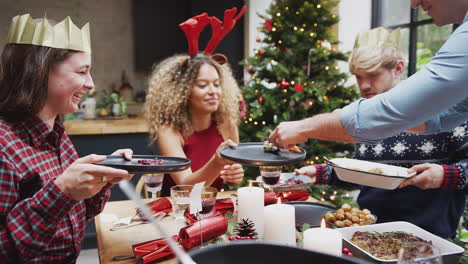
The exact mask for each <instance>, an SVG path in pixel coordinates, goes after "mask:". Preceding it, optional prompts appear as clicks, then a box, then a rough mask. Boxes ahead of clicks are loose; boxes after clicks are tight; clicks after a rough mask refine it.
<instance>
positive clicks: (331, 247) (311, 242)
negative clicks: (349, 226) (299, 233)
mask: <svg viewBox="0 0 468 264" xmlns="http://www.w3.org/2000/svg"><path fill="white" fill-rule="evenodd" d="M303 243H304V248H305V249H310V250H314V251H318V252H323V253H328V254H332V255H336V256H341V254H342V235H341V233H340V232H338V231H336V230H335V229H330V228H325V221H324V220H323V221H322V225H321V227H316V228H310V229H307V230H305V231H304V236H303Z"/></svg>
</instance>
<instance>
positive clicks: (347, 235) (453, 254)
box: [336, 221, 464, 264]
mask: <svg viewBox="0 0 468 264" xmlns="http://www.w3.org/2000/svg"><path fill="white" fill-rule="evenodd" d="M336 230H337V231H338V232H340V233H341V235H343V240H344V244H343V246H345V247H348V248H349V250H351V252H353V254H354V255H355V256H357V257H361V258H364V259H366V260H370V261H371V262H373V263H383V264H390V263H396V261H397V260H396V259H393V260H392V259H390V260H385V259H380V258H377V257H374V256H373V255H372V254H370V253H368V252H367V251H365V250H364V249H362V248H360V247H358V246H357V245H355V244H354V243H353V242H351V238H352V237H353V234H354V232H356V231H361V232H379V233H382V232H397V231H402V232H406V233H410V234H413V235H415V236H418V237H420V238H421V239H424V240H426V241H431V242H432V245H433V246H434V247H435V248H437V249H438V250H439V251H440V255H441V256H442V258H443V260H444V263H445V264H450V263H457V259H458V258H459V257H460V256H461V254H462V253H463V252H464V249H463V248H462V247H460V246H458V245H456V244H454V243H452V242H450V241H448V240H445V239H443V238H441V237H438V236H436V235H434V234H431V233H429V232H427V231H426V230H424V229H422V228H420V227H418V226H416V225H414V224H411V223H408V222H403V221H400V222H388V223H382V224H374V225H367V226H356V227H345V228H340V229H336Z"/></svg>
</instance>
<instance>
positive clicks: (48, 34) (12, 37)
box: [7, 14, 91, 53]
mask: <svg viewBox="0 0 468 264" xmlns="http://www.w3.org/2000/svg"><path fill="white" fill-rule="evenodd" d="M7 43H16V44H32V45H37V46H45V47H51V48H58V49H70V50H78V51H86V52H90V53H91V41H90V34H89V23H86V25H84V26H83V28H81V29H79V28H78V27H77V26H76V25H75V24H73V22H72V20H71V18H70V17H69V16H68V17H66V18H65V19H64V20H63V21H62V22H60V23H58V24H56V25H55V26H52V25H51V24H50V23H49V21H47V19H46V18H44V20H42V21H41V22H36V21H34V19H33V18H32V17H31V16H30V15H29V14H25V15H20V16H15V17H14V18H13V20H12V22H11V26H10V31H9V32H8V38H7Z"/></svg>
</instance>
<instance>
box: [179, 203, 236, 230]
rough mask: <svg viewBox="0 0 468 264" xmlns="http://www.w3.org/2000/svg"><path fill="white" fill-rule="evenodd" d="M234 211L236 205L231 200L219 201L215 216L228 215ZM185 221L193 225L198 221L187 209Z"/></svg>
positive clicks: (216, 204) (216, 205)
mask: <svg viewBox="0 0 468 264" xmlns="http://www.w3.org/2000/svg"><path fill="white" fill-rule="evenodd" d="M233 211H234V203H233V202H232V199H231V198H224V199H217V200H216V203H215V208H214V212H213V215H217V214H226V213H229V212H233ZM184 217H185V221H186V222H187V223H189V224H193V223H195V222H196V221H197V216H196V215H194V214H190V212H189V210H188V209H186V210H185V213H184Z"/></svg>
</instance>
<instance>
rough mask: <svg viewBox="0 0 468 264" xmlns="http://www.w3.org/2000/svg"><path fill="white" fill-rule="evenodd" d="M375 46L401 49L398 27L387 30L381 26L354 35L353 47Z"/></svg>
mask: <svg viewBox="0 0 468 264" xmlns="http://www.w3.org/2000/svg"><path fill="white" fill-rule="evenodd" d="M360 47H377V48H394V49H396V50H399V51H401V50H402V49H401V32H400V29H395V30H392V31H389V30H387V29H385V28H383V27H378V28H374V29H371V30H366V31H362V32H361V33H359V34H358V35H357V37H356V41H355V42H354V48H360Z"/></svg>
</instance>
